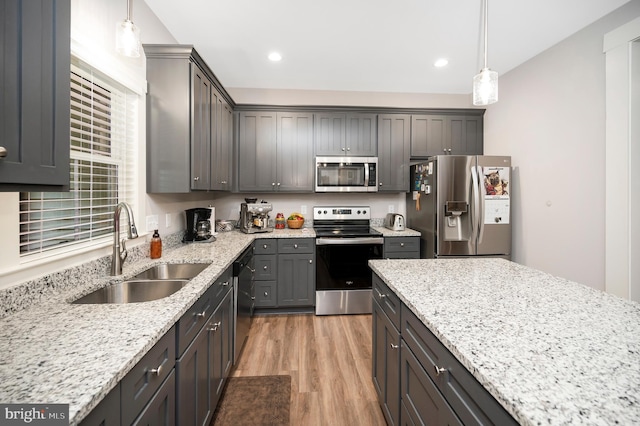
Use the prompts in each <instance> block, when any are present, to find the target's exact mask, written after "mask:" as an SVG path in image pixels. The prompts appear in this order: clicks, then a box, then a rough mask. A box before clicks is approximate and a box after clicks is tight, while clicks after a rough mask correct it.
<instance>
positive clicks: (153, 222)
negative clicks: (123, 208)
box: [146, 214, 158, 232]
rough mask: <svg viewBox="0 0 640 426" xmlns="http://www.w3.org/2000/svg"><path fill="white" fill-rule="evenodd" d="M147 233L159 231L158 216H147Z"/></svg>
mask: <svg viewBox="0 0 640 426" xmlns="http://www.w3.org/2000/svg"><path fill="white" fill-rule="evenodd" d="M146 219H147V232H151V231H154V230H156V229H158V215H157V214H152V215H149V216H147V218H146Z"/></svg>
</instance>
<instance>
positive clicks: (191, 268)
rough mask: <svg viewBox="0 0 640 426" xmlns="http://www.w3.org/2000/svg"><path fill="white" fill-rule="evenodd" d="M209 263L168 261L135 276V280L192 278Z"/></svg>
mask: <svg viewBox="0 0 640 426" xmlns="http://www.w3.org/2000/svg"><path fill="white" fill-rule="evenodd" d="M207 266H209V264H208V263H166V264H163V265H155V266H152V267H151V268H149V269H147V270H146V271H142V272H140V273H139V274H138V275H136V276H134V277H133V278H132V279H133V280H190V279H191V278H193V277H195V276H196V275H198V274H199V273H200V272H202V271H204V270H205V269H206V268H207Z"/></svg>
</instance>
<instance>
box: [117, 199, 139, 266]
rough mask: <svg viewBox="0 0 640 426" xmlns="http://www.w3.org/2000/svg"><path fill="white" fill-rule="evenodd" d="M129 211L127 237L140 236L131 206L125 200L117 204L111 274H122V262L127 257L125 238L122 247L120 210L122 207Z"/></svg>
mask: <svg viewBox="0 0 640 426" xmlns="http://www.w3.org/2000/svg"><path fill="white" fill-rule="evenodd" d="M123 208H124V209H125V211H126V212H127V218H128V219H129V226H128V227H127V237H128V238H129V239H132V238H138V230H137V229H136V221H135V219H134V218H133V211H132V210H131V206H130V205H129V204H128V203H125V202H124V201H123V202H121V203H119V204H118V205H117V206H116V209H115V211H114V212H113V255H112V256H111V275H122V264H123V263H124V261H125V259H126V258H127V248H126V246H125V240H124V239H123V240H122V247H120V212H121V211H122V209H123Z"/></svg>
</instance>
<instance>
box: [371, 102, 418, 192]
mask: <svg viewBox="0 0 640 426" xmlns="http://www.w3.org/2000/svg"><path fill="white" fill-rule="evenodd" d="M410 120H411V116H410V115H404V114H384V115H379V116H378V185H379V188H378V189H379V190H380V191H392V192H408V191H409V148H410V144H411V139H410V131H411V122H410Z"/></svg>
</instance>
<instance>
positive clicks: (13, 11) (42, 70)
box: [0, 0, 71, 191]
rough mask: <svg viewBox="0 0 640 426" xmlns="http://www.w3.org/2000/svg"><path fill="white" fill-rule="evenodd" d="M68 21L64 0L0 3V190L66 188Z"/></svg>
mask: <svg viewBox="0 0 640 426" xmlns="http://www.w3.org/2000/svg"><path fill="white" fill-rule="evenodd" d="M70 20H71V5H70V1H69V0H57V1H51V0H33V1H18V0H9V1H3V2H0V34H2V36H1V37H0V51H1V52H2V60H0V86H1V87H2V90H0V147H2V148H3V149H4V150H6V151H5V155H6V156H5V157H4V158H0V190H3V191H19V190H23V191H30V190H45V191H60V190H63V187H68V186H69V151H70V143H69V140H70V139H69V134H70V126H69V116H70V90H69V73H70V63H71V59H70V48H69V44H70V28H71V23H70ZM44 41H46V42H44ZM43 185H44V186H43ZM38 186H39V187H38Z"/></svg>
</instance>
